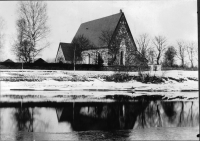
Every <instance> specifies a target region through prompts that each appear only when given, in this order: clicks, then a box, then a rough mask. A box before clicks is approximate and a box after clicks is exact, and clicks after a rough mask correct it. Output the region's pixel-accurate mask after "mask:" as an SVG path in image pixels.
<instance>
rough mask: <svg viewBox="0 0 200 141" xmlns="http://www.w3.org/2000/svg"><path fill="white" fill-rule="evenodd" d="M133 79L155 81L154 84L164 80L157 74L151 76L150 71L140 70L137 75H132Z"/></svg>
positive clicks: (143, 81)
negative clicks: (143, 71)
mask: <svg viewBox="0 0 200 141" xmlns="http://www.w3.org/2000/svg"><path fill="white" fill-rule="evenodd" d="M133 79H134V80H137V81H139V82H142V83H155V84H159V83H163V82H164V80H163V79H162V77H158V76H155V75H154V76H151V75H150V73H146V74H145V73H142V71H139V72H138V76H134V78H133Z"/></svg>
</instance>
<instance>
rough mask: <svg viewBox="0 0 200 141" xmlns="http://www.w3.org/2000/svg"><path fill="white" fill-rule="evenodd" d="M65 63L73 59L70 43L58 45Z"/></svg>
mask: <svg viewBox="0 0 200 141" xmlns="http://www.w3.org/2000/svg"><path fill="white" fill-rule="evenodd" d="M59 46H60V47H61V49H62V52H63V55H64V57H65V60H66V61H71V59H72V57H73V46H72V44H70V43H60V45H59Z"/></svg>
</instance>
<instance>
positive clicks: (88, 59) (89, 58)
mask: <svg viewBox="0 0 200 141" xmlns="http://www.w3.org/2000/svg"><path fill="white" fill-rule="evenodd" d="M98 53H99V54H100V56H101V57H102V59H103V61H104V66H107V64H108V49H90V50H85V51H83V52H82V63H83V64H97V60H98Z"/></svg>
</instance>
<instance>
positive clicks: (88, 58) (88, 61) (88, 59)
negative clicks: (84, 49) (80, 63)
mask: <svg viewBox="0 0 200 141" xmlns="http://www.w3.org/2000/svg"><path fill="white" fill-rule="evenodd" d="M85 61H86V64H90V54H89V53H88V55H87V56H86V59H85Z"/></svg>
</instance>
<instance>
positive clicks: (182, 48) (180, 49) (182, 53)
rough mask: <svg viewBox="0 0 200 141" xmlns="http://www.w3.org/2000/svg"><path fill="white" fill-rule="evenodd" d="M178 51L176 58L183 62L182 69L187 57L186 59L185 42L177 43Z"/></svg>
mask: <svg viewBox="0 0 200 141" xmlns="http://www.w3.org/2000/svg"><path fill="white" fill-rule="evenodd" d="M177 44H178V49H177V54H176V56H177V57H178V58H179V59H180V60H181V65H182V67H184V66H185V57H186V54H185V53H186V46H185V43H184V42H183V41H177Z"/></svg>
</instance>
